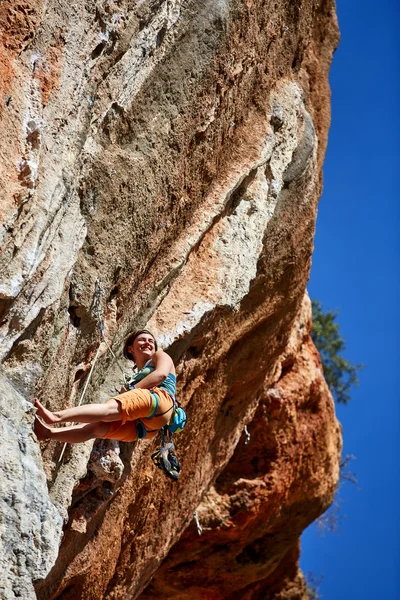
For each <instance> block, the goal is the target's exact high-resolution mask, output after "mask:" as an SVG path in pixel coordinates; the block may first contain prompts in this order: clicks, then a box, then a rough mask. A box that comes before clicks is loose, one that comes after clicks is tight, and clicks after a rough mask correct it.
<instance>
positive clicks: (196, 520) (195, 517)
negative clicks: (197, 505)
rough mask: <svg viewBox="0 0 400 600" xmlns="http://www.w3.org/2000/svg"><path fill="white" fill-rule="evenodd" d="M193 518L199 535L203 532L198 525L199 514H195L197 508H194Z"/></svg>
mask: <svg viewBox="0 0 400 600" xmlns="http://www.w3.org/2000/svg"><path fill="white" fill-rule="evenodd" d="M193 519H194V520H195V523H196V527H197V533H198V534H199V535H201V534H202V533H203V528H202V526H201V525H200V521H199V515H198V514H197V510H195V511H194V513H193Z"/></svg>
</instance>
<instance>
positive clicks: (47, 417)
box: [34, 398, 60, 425]
mask: <svg viewBox="0 0 400 600" xmlns="http://www.w3.org/2000/svg"><path fill="white" fill-rule="evenodd" d="M34 404H35V406H36V408H37V414H38V415H39V417H41V418H42V419H43V421H44V422H45V423H47V425H53V424H54V423H59V422H60V418H59V417H57V416H56V415H55V414H54V413H52V412H51V411H50V410H47V408H45V407H44V406H43V404H41V403H40V402H39V400H38V399H37V398H35V400H34Z"/></svg>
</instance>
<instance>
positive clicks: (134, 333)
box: [124, 329, 158, 361]
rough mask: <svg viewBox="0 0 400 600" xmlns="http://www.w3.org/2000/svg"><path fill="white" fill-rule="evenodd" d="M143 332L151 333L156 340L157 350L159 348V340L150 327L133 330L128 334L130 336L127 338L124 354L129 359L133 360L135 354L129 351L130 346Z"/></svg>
mask: <svg viewBox="0 0 400 600" xmlns="http://www.w3.org/2000/svg"><path fill="white" fill-rule="evenodd" d="M142 333H147V334H148V335H151V337H152V338H153V340H154V347H155V349H156V350H158V344H157V340H156V338H155V337H154V335H153V334H152V333H151V331H149V330H148V329H138V330H137V331H132V333H130V334H129V335H128V337H127V338H126V340H125V344H124V356H125V358H127V359H128V360H133V361H134V358H133V355H132V354H131V353H130V352H129V350H128V347H129V346H131V345H132V344H133V341H134V340H135V339H136V338H137V337H138V336H139V335H141V334H142Z"/></svg>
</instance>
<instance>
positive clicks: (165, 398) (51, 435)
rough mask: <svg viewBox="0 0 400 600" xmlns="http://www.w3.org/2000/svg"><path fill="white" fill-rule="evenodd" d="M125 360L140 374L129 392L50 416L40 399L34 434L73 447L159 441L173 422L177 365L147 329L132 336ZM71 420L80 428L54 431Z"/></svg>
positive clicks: (71, 426)
mask: <svg viewBox="0 0 400 600" xmlns="http://www.w3.org/2000/svg"><path fill="white" fill-rule="evenodd" d="M124 356H125V358H128V359H130V360H132V361H133V362H134V363H135V364H136V366H137V368H138V373H137V374H136V375H135V376H134V377H133V378H132V380H131V381H130V383H129V384H128V387H129V391H126V392H124V393H120V394H119V395H117V396H114V397H113V398H110V399H109V400H107V402H105V403H104V404H86V405H84V406H78V407H75V408H67V409H65V410H58V411H55V412H51V411H50V410H48V409H46V408H45V407H44V406H43V405H42V404H41V403H40V402H39V400H38V399H37V398H36V399H35V406H36V408H37V414H36V416H35V421H34V431H35V433H36V436H37V438H38V440H45V439H52V440H57V441H59V442H69V443H72V444H73V443H77V442H86V440H90V439H92V438H102V439H113V440H119V441H122V442H133V441H135V440H136V439H139V438H143V437H146V438H153V437H155V436H156V435H157V433H158V431H159V430H160V429H161V428H162V427H163V426H164V425H166V424H167V423H168V422H169V420H170V418H171V412H172V409H173V406H174V399H175V393H176V374H175V368H174V364H173V362H172V360H171V358H170V357H169V356H168V354H166V353H165V352H164V351H163V350H161V349H160V350H158V349H157V342H156V340H155V338H154V336H153V335H152V333H151V332H150V331H147V330H146V329H141V330H140V331H135V332H133V333H131V334H130V335H129V336H128V338H127V339H126V342H125V345H124ZM38 417H40V418H38ZM42 421H44V423H43V422H42ZM66 422H68V423H75V422H78V423H79V424H78V425H70V426H67V427H51V425H55V424H58V423H66ZM49 425H50V427H49Z"/></svg>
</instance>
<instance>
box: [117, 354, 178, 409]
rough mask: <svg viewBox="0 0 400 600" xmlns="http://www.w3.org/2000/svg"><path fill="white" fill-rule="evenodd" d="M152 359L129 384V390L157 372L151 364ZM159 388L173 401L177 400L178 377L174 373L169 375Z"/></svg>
mask: <svg viewBox="0 0 400 600" xmlns="http://www.w3.org/2000/svg"><path fill="white" fill-rule="evenodd" d="M150 363H151V359H150V360H149V361H147V363H146V364H145V365H144V367H142V368H141V369H140V371H138V372H137V373H136V374H135V375H134V376H133V377H132V379H130V380H129V382H128V389H131V388H132V387H133V386H134V385H135V384H136V383H139V381H142V379H144V378H145V377H147V375H149V374H150V373H152V372H153V371H155V367H154V366H153V365H151V364H150ZM157 387H159V388H161V389H162V390H165V391H166V392H168V394H169V395H170V396H171V398H172V400H175V399H176V377H175V375H174V374H173V373H168V376H167V378H166V379H164V381H162V382H161V383H160V385H158V386H157Z"/></svg>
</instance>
